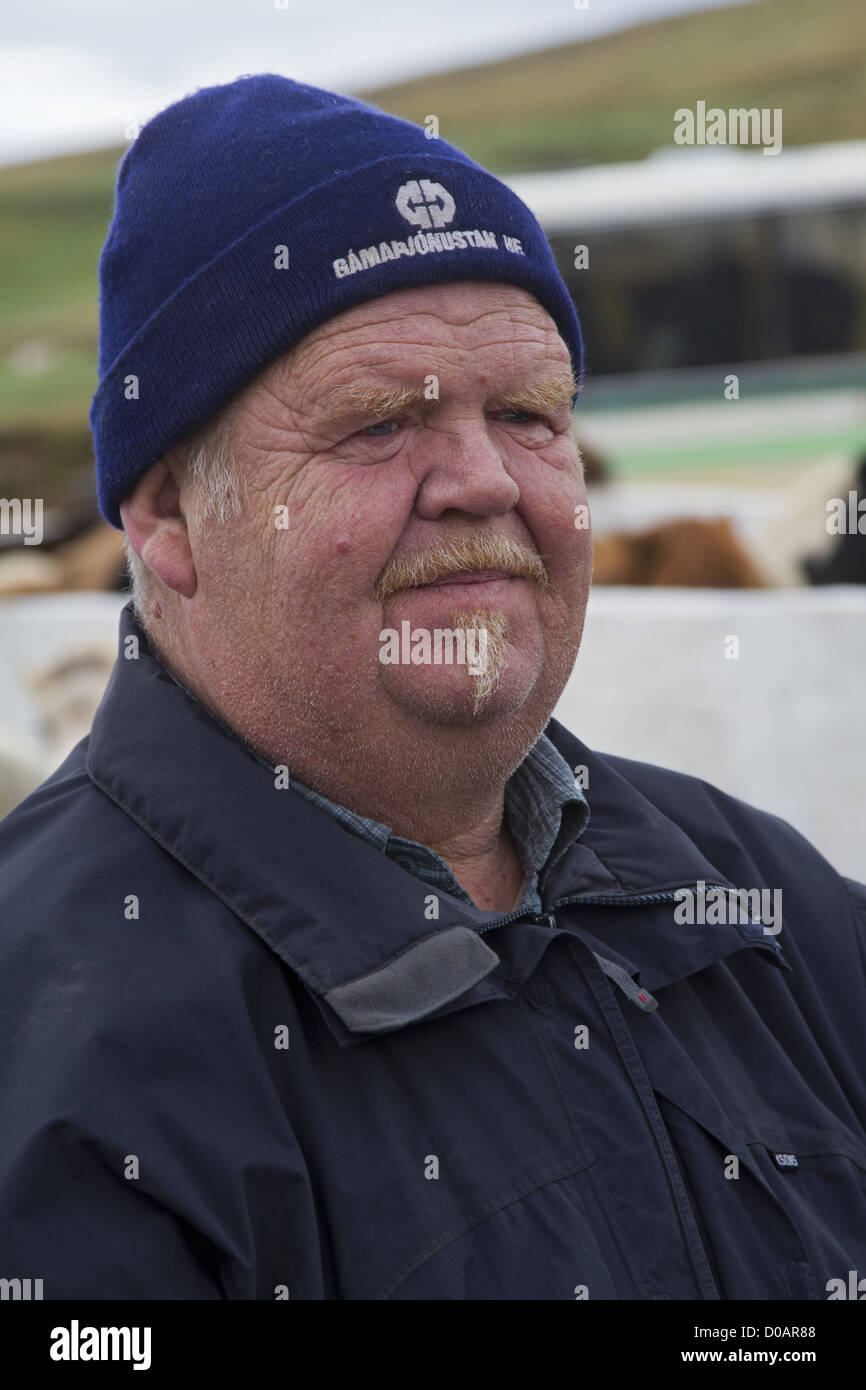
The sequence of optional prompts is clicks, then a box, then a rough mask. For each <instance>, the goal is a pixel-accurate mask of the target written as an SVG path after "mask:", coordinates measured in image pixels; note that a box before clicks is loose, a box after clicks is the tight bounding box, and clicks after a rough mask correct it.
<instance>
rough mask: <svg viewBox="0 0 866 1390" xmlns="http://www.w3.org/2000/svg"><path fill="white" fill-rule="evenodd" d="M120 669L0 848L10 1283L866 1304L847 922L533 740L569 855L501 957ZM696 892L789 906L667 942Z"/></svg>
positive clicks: (643, 772) (772, 840)
mask: <svg viewBox="0 0 866 1390" xmlns="http://www.w3.org/2000/svg"><path fill="white" fill-rule="evenodd" d="M134 632H135V629H134V627H133V626H132V619H131V616H130V613H129V611H128V609H127V610H124V613H123V616H122V620H121V655H120V656H119V658H118V661H117V664H116V666H115V669H114V672H113V675H112V678H111V681H110V684H109V687H108V689H107V692H106V694H105V697H104V699H103V702H102V704H101V706H100V708H99V710H98V712H97V714H96V717H95V720H94V724H93V728H92V731H91V734H90V736H89V738H87V739H85V740H83V741H82V742H81V743H80V744H79V745H78V746H77V747H76V748H75V749H74V750H73V752H72V753H71V754H70V755H69V757H68V758H67V759H66V761H65V762H64V764H63V765H62V766H61V767H60V768H59V769H58V770H57V771H56V772H55V773H54V774H53V776H51V777H50V778H49V779H48V781H47V782H45V783H44V784H43V785H42V786H41V787H40V788H39V789H38V790H37V791H35V792H34V793H33V794H32V795H31V796H30V797H28V799H27V800H26V801H25V802H23V803H22V805H21V806H19V807H18V808H17V809H16V810H15V811H13V812H12V814H10V815H9V816H8V817H7V818H6V820H5V821H4V822H3V823H2V826H0V1277H5V1278H16V1277H17V1278H28V1277H29V1278H41V1279H42V1280H43V1281H44V1285H43V1287H44V1296H45V1297H46V1298H62V1297H82V1298H167V1299H191V1298H234V1299H273V1298H275V1297H277V1298H279V1297H286V1296H288V1297H290V1298H293V1299H323V1298H343V1299H516V1298H534V1299H574V1298H583V1297H588V1298H590V1299H719V1298H723V1299H734V1298H747V1299H775V1298H782V1299H810V1298H811V1299H815V1298H817V1299H824V1298H826V1297H827V1283H828V1281H829V1280H831V1279H841V1280H845V1281H847V1280H848V1276H849V1271H850V1270H855V1271H858V1272H859V1275H860V1276H863V1275H866V1134H864V1125H866V1028H864V996H866V991H864V915H866V895H864V891H863V890H862V889H861V888H858V887H857V886H856V885H852V884H848V883H846V881H845V880H843V879H842V878H840V877H839V876H838V875H837V874H836V872H835V871H834V870H833V869H832V868H831V867H830V866H829V865H828V864H827V863H826V861H825V860H824V859H823V858H822V857H821V856H820V855H819V854H818V853H817V852H816V851H815V850H814V849H812V848H811V847H810V846H809V845H808V844H807V843H806V842H805V841H804V840H803V839H802V838H801V837H800V836H799V835H798V834H797V833H796V832H795V831H794V830H792V829H791V828H790V827H789V826H787V825H786V824H784V823H783V822H782V821H779V820H777V819H776V818H775V817H773V816H770V815H766V814H764V813H762V812H759V811H756V810H754V809H752V808H750V807H748V806H746V805H744V804H743V803H741V802H739V801H737V800H735V799H733V798H732V797H730V796H727V795H724V794H723V793H721V792H719V791H718V790H716V789H714V788H713V787H710V786H707V785H706V784H705V783H703V782H700V781H697V780H696V779H694V778H691V777H686V776H681V775H679V774H675V773H671V772H666V771H663V770H661V769H659V768H655V767H649V766H644V765H642V764H639V763H634V762H629V761H626V760H624V759H622V758H611V757H600V756H598V755H597V754H594V753H592V752H590V751H589V750H588V749H587V748H585V747H584V746H583V745H582V744H581V743H579V742H578V741H577V739H575V738H573V737H572V735H571V734H570V733H568V732H567V731H566V730H565V729H564V728H562V727H561V726H560V725H559V724H558V723H556V722H555V721H551V723H550V725H549V726H548V729H547V733H548V735H549V737H551V738H552V739H553V741H554V743H555V744H556V746H557V747H558V748H559V750H560V751H561V752H562V753H563V755H564V756H565V757H566V758H567V759H568V761H569V762H570V763H571V765H572V766H576V765H577V764H579V763H582V764H585V765H586V766H587V767H588V770H589V785H588V796H589V800H590V803H591V807H592V818H591V822H590V825H589V827H588V829H587V831H586V832H585V833H584V835H583V837H582V838H581V839H580V840H579V841H578V842H576V844H575V845H574V846H573V847H572V848H571V849H570V850H569V851H568V852H567V853H566V854H565V855H564V856H563V857H562V858H561V859H560V860H559V861H558V863H557V864H556V865H555V866H554V868H553V869H552V871H551V873H550V875H549V878H548V881H547V883H546V886H545V893H544V899H545V908H546V912H545V914H544V915H543V916H542V917H541V918H540V919H539V918H533V917H532V916H531V915H529V914H525V913H524V914H511V915H510V916H506V917H502V918H500V919H498V920H497V921H496V922H495V923H493V924H491V923H490V922H489V920H488V919H486V918H485V917H484V914H482V913H476V912H475V911H474V910H473V909H472V908H470V907H468V906H467V905H465V904H463V903H461V902H459V901H457V900H455V899H452V898H449V897H448V896H447V895H444V894H440V895H439V897H438V900H437V899H436V897H435V895H433V894H432V890H431V889H430V887H429V885H427V884H425V883H422V882H421V881H420V880H418V879H416V878H414V877H412V876H411V875H410V874H408V873H407V872H406V871H405V870H403V869H402V868H400V867H399V866H398V865H397V864H395V863H394V862H392V861H391V860H390V859H388V858H387V857H386V856H385V855H384V854H382V853H381V852H379V851H378V850H376V849H374V848H373V847H371V846H370V845H367V844H366V843H365V842H364V841H362V840H360V839H358V838H356V837H355V836H353V835H351V834H349V833H348V832H347V831H345V830H343V829H342V828H341V827H340V826H339V825H338V824H337V823H336V822H335V821H334V820H333V818H332V817H331V816H329V815H328V814H327V813H326V812H325V811H320V810H319V809H318V808H317V807H315V806H312V805H311V804H310V803H309V802H308V801H307V800H306V799H304V798H303V797H301V796H300V795H298V794H297V793H295V792H293V791H292V790H291V788H289V789H285V788H277V787H276V786H275V779H274V777H273V776H272V774H271V773H270V771H269V770H268V769H267V768H266V767H263V765H262V764H261V763H259V762H258V761H256V759H255V758H253V757H252V756H251V755H250V754H249V753H248V752H247V750H246V749H245V748H244V746H243V745H242V744H241V743H240V742H239V741H238V740H237V739H235V738H234V737H233V736H232V735H231V734H230V733H229V732H227V731H225V730H223V729H222V728H221V727H220V725H219V724H218V723H217V722H216V721H215V720H214V719H212V718H211V716H210V715H209V714H208V713H207V712H206V711H205V709H204V708H203V707H202V706H201V705H200V704H198V703H197V702H196V701H194V700H192V699H191V698H190V696H189V695H187V694H186V692H185V691H184V690H183V689H182V688H181V687H180V686H179V685H178V684H177V683H176V682H175V681H173V680H172V679H171V677H170V676H169V675H168V673H167V672H166V671H165V670H164V668H163V667H162V666H161V665H160V663H159V662H158V661H157V660H156V659H155V658H154V656H153V655H152V654H151V653H150V652H149V650H148V647H147V644H146V642H144V640H143V639H142V642H141V647H140V654H139V657H138V659H127V658H126V657H125V656H124V650H125V646H126V644H125V642H124V639H125V637H126V636H127V635H128V634H130V633H134ZM699 880H703V881H704V882H705V883H707V884H708V885H709V884H718V885H722V886H725V887H730V888H748V889H752V888H762V887H763V888H768V889H773V890H777V889H781V890H782V892H783V899H782V901H783V907H784V925H783V927H782V930H781V932H780V933H779V934H778V936H775V935H772V934H768V932H767V931H766V930H765V929H764V928H763V927H762V926H761V925H760V924H759V925H757V926H756V925H753V924H743V925H740V924H739V923H737V922H732V923H729V924H719V925H703V926H700V925H695V926H688V925H682V924H679V923H678V922H677V921H675V918H674V906H675V903H674V900H673V894H674V890H676V889H677V888H680V887H683V886H691V887H692V888H694V886H695V884H696V882H697V881H699ZM431 899H432V901H431ZM437 901H438V912H439V915H438V918H436V917H435V916H434V915H433V913H434V912H435V909H436V906H437ZM482 928H483V930H482ZM613 967H619V972H617V971H616V970H614V968H613ZM628 977H631V978H632V979H635V980H637V981H638V983H639V986H640V993H641V994H643V995H651V996H653V997H654V998H655V999H656V1000H657V1001H658V1007H657V1008H656V1009H654V1010H652V1011H650V1012H647V1011H646V1010H647V1007H650V1008H651V1003H652V1001H651V999H650V1000H647V999H644V1000H641V999H640V998H637V999H635V1000H634V1001H633V1002H632V1001H631V1000H630V999H629V990H630V986H629V982H628ZM632 992H633V991H632ZM775 1155H794V1156H795V1162H796V1166H795V1164H794V1162H792V1160H791V1159H790V1158H789V1157H781V1158H778V1159H777V1158H776V1157H774V1156H775ZM734 1160H736V1162H735V1161H734Z"/></svg>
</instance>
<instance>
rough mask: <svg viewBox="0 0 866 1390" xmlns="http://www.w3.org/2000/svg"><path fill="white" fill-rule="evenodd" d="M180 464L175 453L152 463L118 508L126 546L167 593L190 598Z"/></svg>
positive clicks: (191, 568) (193, 580)
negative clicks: (155, 577)
mask: <svg viewBox="0 0 866 1390" xmlns="http://www.w3.org/2000/svg"><path fill="white" fill-rule="evenodd" d="M182 473H183V464H182V460H181V458H180V454H179V451H178V450H172V451H171V453H169V454H166V456H165V458H164V459H160V461H159V463H155V464H154V465H153V467H152V468H151V469H149V471H148V472H147V473H145V475H144V477H143V478H140V479H139V481H138V483H137V484H136V486H135V487H134V488H133V490H132V492H130V493H128V494H127V496H126V497H125V498H124V499H123V501H122V502H121V504H120V515H121V517H122V519H123V526H124V530H125V531H126V534H127V536H128V537H129V542H130V545H131V546H132V548H133V550H134V551H135V553H136V555H137V556H138V557H139V559H140V560H142V561H143V562H144V564H145V565H147V568H148V569H149V570H152V572H153V573H154V574H155V575H156V576H157V578H159V579H161V580H162V582H163V584H165V585H167V586H168V588H169V589H175V590H176V591H177V592H178V593H179V594H181V595H182V596H183V597H184V598H192V596H193V594H194V593H195V591H196V585H197V583H198V579H197V576H196V572H195V561H194V559H193V554H192V550H191V549H190V544H189V532H188V531H187V525H186V517H185V516H184V514H183V511H182V509H181V494H180V481H181V478H182Z"/></svg>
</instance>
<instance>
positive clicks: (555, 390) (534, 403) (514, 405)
mask: <svg viewBox="0 0 866 1390" xmlns="http://www.w3.org/2000/svg"><path fill="white" fill-rule="evenodd" d="M579 392H580V386H579V385H578V383H577V382H576V381H575V379H574V376H573V375H572V373H571V372H558V373H557V374H556V375H554V376H547V377H544V378H542V379H541V380H540V381H536V382H532V383H527V384H525V385H523V386H515V387H514V388H512V389H510V390H506V391H497V392H495V393H494V395H493V396H491V397H490V401H489V404H490V406H491V407H492V408H494V409H498V410H508V409H517V410H525V411H541V410H559V409H561V408H562V407H563V406H569V407H570V406H571V403H572V400H573V399H574V397H575V396H576V395H578V394H579ZM424 401H426V403H427V404H428V405H429V406H431V407H435V406H437V405H438V404H439V398H438V397H430V396H429V395H428V392H427V390H426V388H425V387H424V386H374V385H364V384H363V383H361V382H351V383H350V384H349V385H348V386H343V387H340V388H338V389H337V390H336V391H333V392H331V393H330V395H328V396H327V397H326V398H325V402H324V405H325V409H326V410H327V413H328V415H329V416H331V417H333V418H342V417H349V416H356V415H358V416H360V415H373V416H377V417H381V418H382V419H386V418H387V417H388V416H389V415H394V414H396V413H397V412H398V411H400V410H403V409H404V408H405V407H406V406H407V405H416V404H418V403H419V402H424Z"/></svg>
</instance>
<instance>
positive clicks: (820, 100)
mask: <svg viewBox="0 0 866 1390" xmlns="http://www.w3.org/2000/svg"><path fill="white" fill-rule="evenodd" d="M574 25H575V33H579V30H580V14H579V13H576V14H575V17H574ZM365 95H367V96H369V97H370V98H371V99H372V100H374V101H376V102H377V103H378V104H380V105H381V106H383V107H384V108H385V109H387V110H388V111H393V112H394V113H395V114H396V115H399V116H403V117H404V118H405V119H407V120H410V121H416V122H419V123H423V121H424V118H425V116H427V115H430V114H433V115H436V116H438V118H439V122H440V126H439V131H440V134H441V135H442V136H443V137H444V138H445V139H447V140H451V141H452V142H453V143H454V144H456V145H460V146H461V147H463V148H465V149H466V150H468V152H469V153H470V154H471V155H473V157H474V158H476V159H478V160H480V161H481V162H482V163H483V164H486V165H488V166H489V167H490V168H492V169H494V170H496V171H507V170H517V169H532V168H541V167H545V166H550V165H559V164H575V163H581V162H588V163H597V162H601V163H606V162H610V161H615V160H624V159H639V158H641V157H643V156H644V155H646V154H649V153H650V151H651V150H653V149H656V148H657V147H658V146H659V145H663V144H670V143H671V141H672V127H673V112H674V111H675V110H676V108H677V107H679V106H691V107H694V104H695V102H696V101H697V100H698V99H699V98H701V99H703V100H705V101H706V102H707V104H708V105H710V106H714V105H717V106H724V107H728V106H747V107H748V106H758V107H764V106H769V107H777V106H778V107H781V108H782V110H783V113H784V115H783V133H784V140H785V143H786V144H788V145H806V144H815V143H820V142H822V141H827V140H841V139H849V138H860V137H863V136H866V5H864V4H863V0H821V3H820V4H816V3H815V0H758V3H756V4H749V5H743V6H737V7H735V8H733V9H722V10H711V11H700V12H698V13H696V14H689V15H680V16H677V17H676V18H673V19H667V20H662V21H657V22H656V23H653V24H644V25H640V26H639V27H637V28H633V29H629V30H626V31H624V32H621V33H615V34H610V35H607V36H605V37H603V38H599V39H594V40H592V41H591V42H589V43H573V44H567V45H565V46H559V47H556V48H548V49H544V50H542V51H540V52H536V53H530V54H526V55H523V56H521V57H519V58H511V59H508V60H506V61H502V62H497V63H490V64H486V65H484V66H480V67H473V68H465V69H462V70H459V71H455V72H449V73H444V74H442V75H441V76H434V77H429V78H424V79H421V80H418V81H415V82H407V83H403V84H400V85H397V86H390V87H385V88H381V89H378V90H377V91H373V92H369V93H366V94H365Z"/></svg>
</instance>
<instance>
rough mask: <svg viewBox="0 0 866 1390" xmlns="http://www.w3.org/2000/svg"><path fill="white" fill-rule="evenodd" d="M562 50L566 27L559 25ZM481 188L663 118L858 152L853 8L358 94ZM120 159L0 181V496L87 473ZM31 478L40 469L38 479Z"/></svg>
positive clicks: (717, 27)
mask: <svg viewBox="0 0 866 1390" xmlns="http://www.w3.org/2000/svg"><path fill="white" fill-rule="evenodd" d="M574 31H575V34H578V33H579V32H580V14H579V12H575V16H574ZM364 95H366V96H368V97H369V98H370V99H372V100H373V101H375V102H376V103H377V104H378V105H380V106H382V107H383V108H384V109H386V110H389V111H393V112H394V113H396V114H398V115H401V116H404V117H406V118H407V119H409V120H413V121H417V122H419V123H423V121H424V118H425V117H426V116H427V115H430V114H434V115H436V116H437V117H438V118H439V122H440V133H441V134H442V135H443V136H444V137H445V138H446V139H449V140H452V141H454V142H455V143H456V144H458V145H462V146H463V147H464V148H465V149H466V150H468V151H469V153H470V154H472V155H473V156H475V157H476V158H477V159H479V160H480V161H481V162H482V163H484V164H486V165H487V166H488V167H490V168H492V169H494V170H495V171H497V172H507V171H509V170H515V169H526V168H534V167H535V168H538V167H544V166H550V165H557V164H565V163H575V162H581V161H593V162H594V161H599V162H607V161H611V160H622V159H634V158H639V157H642V156H643V155H645V154H647V153H649V152H650V151H651V150H653V149H655V148H657V147H658V146H659V145H662V144H667V143H670V142H671V140H672V128H673V111H674V110H675V109H676V107H678V106H693V105H694V103H695V101H697V100H698V99H699V98H701V99H703V100H705V101H707V102H708V103H710V104H718V105H721V106H729V105H738V106H740V105H746V106H750V105H757V106H781V107H782V108H783V112H784V117H783V134H784V141H785V143H786V144H788V145H795V144H806V143H810V142H815V141H824V140H834V139H844V138H847V137H855V136H866V6H864V5H863V0H821V4H820V5H818V4H815V2H814V0H760V2H759V3H757V4H750V5H744V6H742V7H737V8H734V9H725V10H720V11H710V12H706V11H704V12H700V13H698V14H694V15H687V16H681V17H679V18H676V19H670V20H665V21H661V22H656V23H652V24H646V25H641V26H639V27H637V28H634V29H630V30H627V31H625V32H622V33H618V34H612V35H609V36H606V37H604V38H600V39H596V40H593V41H591V42H588V43H579V42H575V43H571V44H567V45H564V46H560V47H558V48H556V49H546V50H543V51H540V52H536V53H530V54H527V55H524V56H522V57H519V58H512V59H508V60H506V61H501V62H495V63H490V64H488V65H485V66H481V67H474V68H470V69H465V70H462V71H456V72H450V73H445V74H442V75H440V76H435V77H429V78H424V79H421V80H418V81H414V82H409V83H405V84H401V85H399V86H392V87H388V88H384V89H379V90H376V91H371V92H368V93H365V94H364ZM121 154H122V150H121V149H111V150H101V151H97V152H95V153H91V154H86V155H79V156H74V157H69V158H61V159H54V160H49V161H42V162H39V163H34V164H28V165H21V166H19V167H17V168H11V169H0V265H2V267H3V273H2V282H3V283H2V292H0V293H2V297H0V495H9V494H10V493H11V494H12V495H15V494H14V492H13V488H15V489H16V490H17V492H18V493H20V492H21V490H22V489H21V485H20V484H16V481H15V480H16V478H19V477H21V476H24V477H27V478H29V479H30V486H29V489H28V488H27V487H26V486H25V488H24V491H25V495H26V494H27V492H28V491H32V488H33V481H32V480H33V470H34V469H36V468H40V467H42V468H44V473H45V476H46V489H45V495H46V496H48V495H49V494H51V493H53V491H54V485H53V484H52V483H51V482H50V479H51V478H54V479H55V480H61V479H63V478H64V477H65V476H66V474H67V472H68V471H69V470H70V469H71V468H72V466H73V465H78V469H79V471H80V469H81V468H82V467H84V466H86V465H87V460H88V458H89V443H88V434H87V410H88V406H89V401H90V397H91V395H92V393H93V391H94V389H95V385H96V325H97V292H98V288H97V266H98V260H99V252H100V248H101V246H102V243H103V241H104V239H105V234H106V231H107V228H108V223H109V219H110V216H111V202H112V190H113V183H114V177H115V173H116V169H117V164H118V161H119V159H120V157H121ZM40 461H41V462H40Z"/></svg>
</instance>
